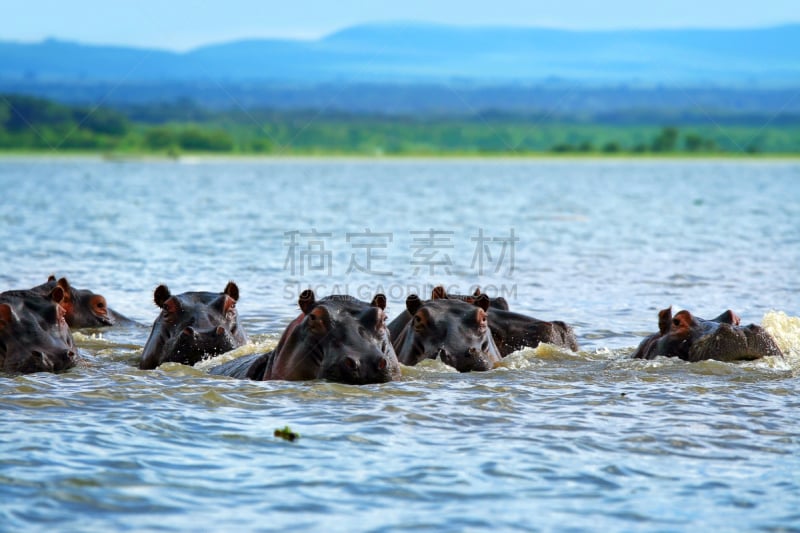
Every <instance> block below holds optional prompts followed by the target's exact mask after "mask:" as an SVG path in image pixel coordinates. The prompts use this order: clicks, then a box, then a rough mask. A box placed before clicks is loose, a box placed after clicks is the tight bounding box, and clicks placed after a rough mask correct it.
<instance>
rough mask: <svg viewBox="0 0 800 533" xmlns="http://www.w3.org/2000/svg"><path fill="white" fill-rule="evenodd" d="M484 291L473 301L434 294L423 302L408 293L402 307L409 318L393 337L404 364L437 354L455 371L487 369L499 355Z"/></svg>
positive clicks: (494, 363) (491, 366)
mask: <svg viewBox="0 0 800 533" xmlns="http://www.w3.org/2000/svg"><path fill="white" fill-rule="evenodd" d="M489 305H490V302H489V297H488V296H486V295H485V294H482V295H480V296H479V297H478V298H476V299H475V303H474V304H470V303H467V302H465V301H462V300H459V299H450V298H435V299H431V300H427V301H425V302H423V301H422V300H421V299H420V298H419V296H417V295H415V294H412V295H410V296H409V297H408V298H406V311H407V312H408V313H409V316H411V317H412V319H411V320H410V321H409V322H408V324H406V326H405V328H404V329H403V331H402V332H401V333H400V334H399V335H398V336H397V337H396V338H395V339H394V340H393V342H394V349H395V351H396V352H397V357H398V359H399V360H400V362H401V363H403V364H404V365H416V364H417V363H419V362H420V361H422V360H423V359H436V358H440V359H441V360H442V362H443V363H445V364H447V365H449V366H452V367H454V368H455V369H456V370H458V371H459V372H470V371H482V370H490V369H492V368H494V366H495V365H496V364H497V363H498V362H499V361H500V359H501V355H500V352H499V351H498V350H497V346H495V343H494V340H493V339H492V335H491V331H490V330H489V320H488V314H487V310H488V309H489Z"/></svg>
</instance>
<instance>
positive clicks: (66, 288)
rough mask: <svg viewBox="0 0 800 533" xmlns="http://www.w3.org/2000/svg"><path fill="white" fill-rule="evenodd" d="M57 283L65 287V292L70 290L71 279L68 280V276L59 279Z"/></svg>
mask: <svg viewBox="0 0 800 533" xmlns="http://www.w3.org/2000/svg"><path fill="white" fill-rule="evenodd" d="M56 285H58V286H59V287H61V288H62V289H64V292H69V291H70V286H69V281H67V278H61V279H60V280H58V282H57V283H56Z"/></svg>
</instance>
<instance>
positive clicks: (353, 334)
mask: <svg viewBox="0 0 800 533" xmlns="http://www.w3.org/2000/svg"><path fill="white" fill-rule="evenodd" d="M298 303H299V304H300V310H301V313H300V315H299V316H298V317H297V318H296V319H294V320H293V321H292V322H291V323H290V324H289V326H287V328H286V330H285V331H284V332H283V335H282V336H281V338H280V340H279V341H278V345H277V346H276V347H275V349H274V350H272V351H271V352H268V353H266V354H255V355H252V356H247V357H242V358H240V359H237V360H234V361H231V362H229V363H226V364H224V365H222V366H219V367H216V368H214V369H212V370H211V373H212V374H216V375H222V376H230V377H238V378H249V379H254V380H269V379H285V380H292V381H297V380H310V379H327V380H330V381H336V382H339V383H348V384H353V385H363V384H367V383H385V382H388V381H392V380H393V379H395V378H397V377H399V375H400V365H399V364H398V362H397V356H396V355H395V352H394V349H393V348H392V344H391V342H390V340H389V335H388V332H387V330H386V313H384V309H386V297H385V296H384V295H382V294H378V295H376V296H375V297H374V298H373V299H372V302H370V303H367V302H363V301H361V300H358V299H356V298H353V297H352V296H343V295H333V296H327V297H325V298H323V299H321V300H317V299H316V297H315V296H314V292H313V291H311V290H305V291H303V292H302V294H300V298H299V300H298Z"/></svg>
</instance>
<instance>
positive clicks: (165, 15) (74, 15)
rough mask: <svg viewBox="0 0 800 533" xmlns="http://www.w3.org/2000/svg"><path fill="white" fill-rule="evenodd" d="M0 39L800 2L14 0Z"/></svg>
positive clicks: (170, 38) (296, 31) (763, 19)
mask: <svg viewBox="0 0 800 533" xmlns="http://www.w3.org/2000/svg"><path fill="white" fill-rule="evenodd" d="M4 3H5V4H6V5H4V6H3V9H2V11H3V19H2V21H1V22H0V40H18V41H38V40H41V39H43V38H46V37H58V38H62V39H69V40H77V41H82V42H90V43H109V44H125V45H136V46H149V47H157V48H170V49H177V50H185V49H188V48H192V47H194V46H198V45H201V44H207V43H215V42H221V41H229V40H234V39H242V38H249V37H294V38H315V37H319V36H323V35H325V34H328V33H331V32H333V31H336V30H337V29H340V28H343V27H347V26H351V25H354V24H359V23H364V22H379V21H380V22H382V21H393V20H400V21H418V22H439V23H447V24H456V25H515V26H546V27H555V28H570V29H584V28H588V29H615V28H674V27H754V26H769V25H775V24H785V23H792V22H800V0H761V1H759V2H753V1H751V0H746V1H742V0H738V1H737V0H707V1H706V0H669V1H664V2H657V1H652V0H558V1H553V0H548V1H538V0H535V1H524V0H516V1H512V0H397V1H391V2H387V1H370V0H360V1H356V0H329V1H324V2H323V1H320V0H283V1H257V0H227V1H225V2H203V1H197V0H194V1H190V0H122V1H114V0H102V1H101V0H52V1H37V0H25V1H23V0H16V1H13V0H12V1H9V2H4Z"/></svg>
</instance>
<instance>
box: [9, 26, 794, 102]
mask: <svg viewBox="0 0 800 533" xmlns="http://www.w3.org/2000/svg"><path fill="white" fill-rule="evenodd" d="M798 50H800V25H786V26H778V27H771V28H762V29H675V30H638V31H635V30H625V31H568V30H556V29H541V28H527V29H526V28H510V27H495V28H493V27H471V28H464V27H453V26H443V25H433V24H401V23H394V24H367V25H361V26H355V27H351V28H347V29H344V30H342V31H339V32H336V33H333V34H331V35H328V36H326V37H324V38H321V39H318V40H286V39H254V40H242V41H236V42H230V43H223V44H216V45H209V46H203V47H200V48H196V49H194V50H190V51H188V52H183V53H178V52H171V51H165V50H158V49H143V48H133V47H122V46H99V45H87V44H79V43H75V42H66V41H62V40H56V39H48V40H45V41H43V42H39V43H16V42H9V41H0V80H2V79H5V80H35V81H38V82H42V81H59V82H70V81H76V82H109V83H138V82H187V81H192V82H201V81H207V82H235V83H237V84H240V83H247V82H271V83H281V82H289V83H298V82H301V83H331V82H346V83H354V82H368V83H440V82H450V81H453V80H457V81H462V82H464V81H467V82H470V83H471V82H475V83H481V84H509V83H519V82H521V83H528V82H542V81H548V80H549V81H553V80H566V81H571V82H572V81H578V82H587V83H593V84H604V85H607V84H614V83H627V84H636V83H641V84H662V85H681V84H693V85H728V86H730V85H734V86H749V87H753V86H755V87H775V86H797V85H800V53H798Z"/></svg>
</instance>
